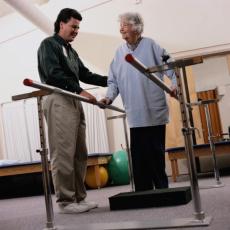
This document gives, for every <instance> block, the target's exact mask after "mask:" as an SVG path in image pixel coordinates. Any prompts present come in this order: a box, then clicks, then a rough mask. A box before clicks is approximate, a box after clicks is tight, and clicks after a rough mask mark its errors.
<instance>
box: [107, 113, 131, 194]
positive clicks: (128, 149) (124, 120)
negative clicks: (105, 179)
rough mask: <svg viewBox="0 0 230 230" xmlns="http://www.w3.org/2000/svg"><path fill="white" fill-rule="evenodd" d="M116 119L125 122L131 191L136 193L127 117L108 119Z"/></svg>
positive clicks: (109, 118)
mask: <svg viewBox="0 0 230 230" xmlns="http://www.w3.org/2000/svg"><path fill="white" fill-rule="evenodd" d="M116 118H122V120H123V127H124V134H125V145H126V151H127V153H128V161H129V164H128V165H129V177H130V182H131V190H132V192H134V180H133V166H132V156H131V151H130V147H129V139H128V132H127V125H126V115H125V114H122V115H118V116H112V117H108V118H107V119H108V120H112V119H116Z"/></svg>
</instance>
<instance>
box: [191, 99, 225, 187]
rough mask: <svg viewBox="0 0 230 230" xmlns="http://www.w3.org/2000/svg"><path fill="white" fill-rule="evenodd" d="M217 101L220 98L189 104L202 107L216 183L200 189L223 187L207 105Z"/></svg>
mask: <svg viewBox="0 0 230 230" xmlns="http://www.w3.org/2000/svg"><path fill="white" fill-rule="evenodd" d="M219 100H220V98H217V99H209V100H200V101H198V102H194V103H190V106H196V105H198V106H204V111H205V117H206V123H207V128H208V142H209V146H210V150H211V153H212V162H213V169H214V177H215V181H216V184H215V185H210V186H202V187H201V188H220V187H223V186H224V185H223V184H222V182H221V180H220V172H219V168H218V165H217V160H216V147H215V142H214V139H215V137H214V135H213V130H212V123H211V116H210V112H209V107H208V105H209V104H211V103H217V102H218V101H219Z"/></svg>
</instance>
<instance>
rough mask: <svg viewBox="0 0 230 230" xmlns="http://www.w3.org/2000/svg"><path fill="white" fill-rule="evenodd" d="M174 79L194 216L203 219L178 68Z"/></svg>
mask: <svg viewBox="0 0 230 230" xmlns="http://www.w3.org/2000/svg"><path fill="white" fill-rule="evenodd" d="M184 68H185V67H184ZM183 74H184V76H183V77H184V78H186V71H183ZM176 79H177V86H178V99H179V102H180V109H181V116H182V123H183V128H182V133H183V135H184V141H185V150H186V153H187V159H188V165H189V176H190V183H191V192H192V197H193V204H194V217H195V219H197V220H203V219H204V218H205V214H204V212H203V210H202V208H201V199H200V192H199V186H198V179H197V171H196V165H195V159H194V151H193V140H192V132H193V129H194V128H192V127H191V126H190V123H189V114H188V108H187V106H186V100H185V95H184V84H183V81H182V76H181V74H180V70H179V69H178V68H176Z"/></svg>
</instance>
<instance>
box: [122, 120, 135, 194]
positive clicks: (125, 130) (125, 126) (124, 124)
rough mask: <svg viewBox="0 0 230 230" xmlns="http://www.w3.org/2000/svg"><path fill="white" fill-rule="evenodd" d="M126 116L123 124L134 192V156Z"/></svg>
mask: <svg viewBox="0 0 230 230" xmlns="http://www.w3.org/2000/svg"><path fill="white" fill-rule="evenodd" d="M125 118H126V116H123V126H124V132H125V143H126V149H127V152H128V158H129V175H130V181H131V188H132V191H133V192H134V180H133V164H132V156H131V151H130V147H129V140H128V132H127V125H126V119H125Z"/></svg>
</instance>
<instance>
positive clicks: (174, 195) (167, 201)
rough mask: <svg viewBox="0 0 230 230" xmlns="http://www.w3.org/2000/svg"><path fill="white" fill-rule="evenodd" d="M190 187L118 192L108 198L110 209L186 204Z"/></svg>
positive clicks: (189, 197) (190, 196)
mask: <svg viewBox="0 0 230 230" xmlns="http://www.w3.org/2000/svg"><path fill="white" fill-rule="evenodd" d="M191 199H192V195H191V189H190V187H178V188H171V189H155V190H148V191H140V192H126V193H119V194H117V195H114V196H112V197H110V198H109V203H110V209H111V210H121V209H137V208H149V207H161V206H174V205H181V204H187V203H188V202H189V201H191Z"/></svg>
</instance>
